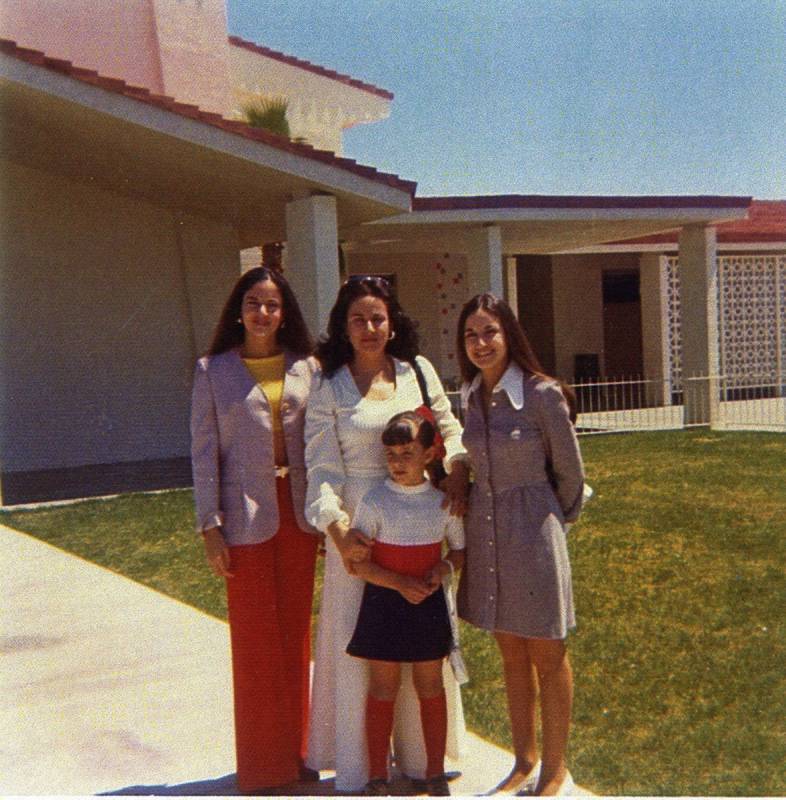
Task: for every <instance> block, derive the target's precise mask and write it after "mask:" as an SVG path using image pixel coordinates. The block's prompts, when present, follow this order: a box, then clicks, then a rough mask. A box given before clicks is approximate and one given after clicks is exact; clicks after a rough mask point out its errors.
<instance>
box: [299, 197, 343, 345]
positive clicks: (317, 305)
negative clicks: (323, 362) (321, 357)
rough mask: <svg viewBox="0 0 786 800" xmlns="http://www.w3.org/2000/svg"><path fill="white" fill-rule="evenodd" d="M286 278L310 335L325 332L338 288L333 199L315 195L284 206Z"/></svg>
mask: <svg viewBox="0 0 786 800" xmlns="http://www.w3.org/2000/svg"><path fill="white" fill-rule="evenodd" d="M286 223H287V251H286V253H287V258H286V276H287V280H288V281H289V283H290V285H291V286H292V289H293V290H294V292H295V294H296V296H297V299H298V303H299V304H300V308H301V309H302V311H303V316H304V317H305V319H306V323H307V324H308V326H309V328H310V330H311V333H312V334H313V335H314V336H318V335H320V334H321V333H324V332H325V331H326V330H327V323H328V317H329V316H330V309H331V308H332V306H333V303H334V301H335V299H336V294H337V293H338V288H339V274H338V219H337V217H336V198H335V197H332V196H329V195H315V196H314V197H305V198H302V199H299V200H293V201H292V202H290V203H287V208H286Z"/></svg>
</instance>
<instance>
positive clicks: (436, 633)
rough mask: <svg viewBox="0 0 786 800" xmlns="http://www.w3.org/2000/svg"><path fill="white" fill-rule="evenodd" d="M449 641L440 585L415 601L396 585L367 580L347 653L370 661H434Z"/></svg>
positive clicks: (447, 621) (448, 624)
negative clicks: (402, 592) (398, 589)
mask: <svg viewBox="0 0 786 800" xmlns="http://www.w3.org/2000/svg"><path fill="white" fill-rule="evenodd" d="M452 642H453V637H452V635H451V632H450V619H449V618H448V607H447V604H446V603H445V593H444V591H443V589H442V587H441V586H440V587H439V589H437V591H436V592H434V593H433V594H430V595H429V596H428V597H427V598H426V599H425V600H424V601H423V602H422V603H417V604H416V603H410V602H409V601H408V600H406V599H405V598H404V597H402V596H401V594H400V593H399V592H397V591H396V590H395V589H388V588H386V587H384V586H375V585H374V584H372V583H367V584H366V586H365V589H364V590H363V601H362V603H361V605H360V612H359V613H358V621H357V624H356V625H355V633H354V634H353V635H352V639H351V640H350V642H349V644H348V645H347V653H349V655H351V656H356V657H357V658H365V659H369V660H372V661H403V662H412V661H436V660H437V659H440V658H444V657H445V656H447V655H448V653H450V647H451V644H452Z"/></svg>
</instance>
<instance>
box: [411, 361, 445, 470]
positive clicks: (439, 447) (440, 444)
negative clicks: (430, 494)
mask: <svg viewBox="0 0 786 800" xmlns="http://www.w3.org/2000/svg"><path fill="white" fill-rule="evenodd" d="M410 363H411V364H412V369H414V370H415V377H416V378H417V379H418V386H419V387H420V396H421V398H422V399H423V404H422V405H420V406H418V407H417V408H416V409H415V413H416V414H418V415H419V416H421V417H423V419H427V420H428V421H429V422H430V423H431V424H432V425H433V426H434V447H435V448H436V453H437V454H436V457H435V458H434V460H433V461H432V462H431V463H430V464H429V465H428V467H426V469H427V470H428V474H429V477H430V478H431V482H432V483H433V484H434V486H439V485H440V484H441V483H442V481H444V480H445V478H447V476H448V473H447V471H446V470H445V467H444V465H443V464H442V459H443V458H444V457H445V442H444V440H443V438H442V434H441V433H440V432H439V426H438V425H437V420H436V418H435V417H434V412H433V411H432V410H431V398H430V397H429V394H428V387H427V386H426V376H425V375H424V374H423V370H422V369H421V368H420V364H418V362H417V360H414V359H413V360H412V361H411V362H410Z"/></svg>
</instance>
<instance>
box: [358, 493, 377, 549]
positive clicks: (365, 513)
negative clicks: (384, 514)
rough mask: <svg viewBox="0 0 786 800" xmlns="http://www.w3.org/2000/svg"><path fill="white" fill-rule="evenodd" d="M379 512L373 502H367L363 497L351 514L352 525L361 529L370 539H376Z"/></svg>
mask: <svg viewBox="0 0 786 800" xmlns="http://www.w3.org/2000/svg"><path fill="white" fill-rule="evenodd" d="M379 522H380V520H379V513H378V511H377V509H376V508H375V506H374V504H373V503H369V502H368V501H367V499H366V498H365V497H364V498H363V499H362V500H361V501H360V502H359V503H358V504H357V508H356V509H355V513H354V515H353V516H352V527H353V528H357V529H358V530H359V531H363V533H365V534H366V536H368V537H369V538H370V539H376V538H377V537H378V536H379V528H380V524H379Z"/></svg>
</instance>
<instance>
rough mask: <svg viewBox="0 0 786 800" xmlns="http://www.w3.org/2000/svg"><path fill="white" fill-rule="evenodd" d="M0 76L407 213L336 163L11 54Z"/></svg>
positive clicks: (390, 191)
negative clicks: (207, 121) (132, 96)
mask: <svg viewBox="0 0 786 800" xmlns="http://www.w3.org/2000/svg"><path fill="white" fill-rule="evenodd" d="M0 76H1V77H2V78H3V79H5V80H8V81H11V82H14V83H17V84H20V85H23V86H26V87H28V88H30V89H33V90H35V91H38V92H42V93H44V94H48V95H53V96H56V97H58V98H60V99H63V100H67V101H69V102H71V103H74V104H76V105H80V106H83V107H85V108H89V109H91V110H93V111H97V112H99V113H102V114H107V115H109V116H111V117H114V118H115V119H119V120H122V121H125V122H128V123H129V124H132V125H141V126H143V127H144V128H147V129H149V130H152V131H156V132H157V133H161V134H163V135H166V136H171V137H173V138H175V139H180V140H182V141H184V142H188V143H190V144H195V145H198V146H201V147H206V148H209V149H210V150H213V151H216V152H219V153H224V154H226V155H229V156H233V157H235V158H241V159H243V160H244V161H248V162H250V163H252V164H257V165H261V166H264V167H266V168H267V169H271V170H274V171H276V172H280V173H282V174H288V175H292V176H293V177H297V178H301V179H303V180H306V181H310V182H313V183H315V184H319V188H322V189H324V190H326V191H340V192H346V193H350V194H354V195H360V196H361V197H364V198H366V199H369V200H375V201H377V202H379V203H382V204H385V205H387V206H389V207H390V208H391V210H394V209H395V210H398V211H407V210H408V209H409V208H410V206H411V196H410V194H409V192H408V191H405V190H403V189H397V188H395V187H392V186H386V185H384V184H383V183H380V182H379V181H374V180H370V179H368V178H364V177H363V176H361V175H358V174H356V173H353V172H350V171H348V170H346V169H342V168H341V167H339V166H333V165H331V164H325V163H322V162H319V161H315V160H313V159H310V158H308V157H307V156H301V155H298V154H296V153H288V152H286V151H284V150H279V149H278V148H276V147H272V146H270V145H268V144H265V143H264V142H257V141H253V140H251V139H246V138H244V137H243V136H239V135H237V134H234V133H230V132H229V131H226V130H223V129H221V128H218V127H215V126H213V125H210V124H209V123H206V122H203V121H200V120H196V119H189V118H188V117H184V116H182V115H180V114H178V113H177V112H173V111H168V110H166V109H164V108H161V107H159V106H156V105H151V104H149V103H146V102H144V101H140V100H136V99H133V98H131V97H126V96H125V95H122V94H118V93H117V92H112V91H111V90H108V89H104V88H101V87H99V86H94V85H92V84H88V83H85V82H83V81H80V80H78V79H77V78H74V77H71V76H68V75H62V74H60V73H57V72H53V71H52V70H49V69H46V68H45V67H40V66H38V65H35V64H29V63H28V62H26V61H21V60H19V59H18V58H15V57H14V56H11V55H7V54H0Z"/></svg>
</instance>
